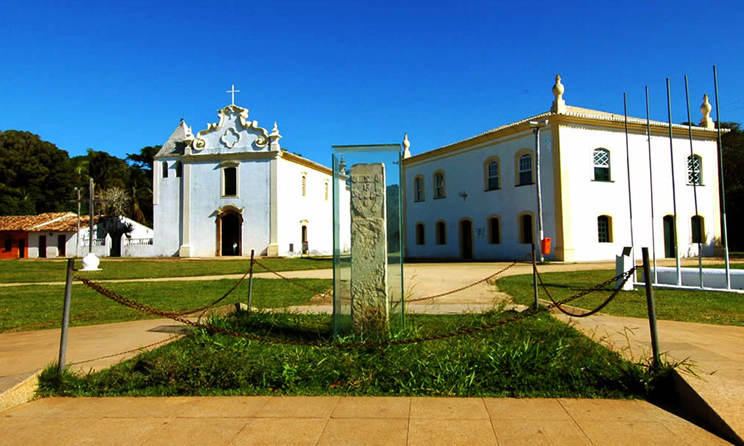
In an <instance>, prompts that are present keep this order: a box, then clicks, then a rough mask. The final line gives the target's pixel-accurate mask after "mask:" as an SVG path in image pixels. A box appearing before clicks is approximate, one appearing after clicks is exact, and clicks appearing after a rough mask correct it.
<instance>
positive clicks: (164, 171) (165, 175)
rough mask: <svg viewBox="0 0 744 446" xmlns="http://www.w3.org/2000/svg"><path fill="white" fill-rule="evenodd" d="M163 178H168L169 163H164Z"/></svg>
mask: <svg viewBox="0 0 744 446" xmlns="http://www.w3.org/2000/svg"><path fill="white" fill-rule="evenodd" d="M163 178H168V162H167V161H163Z"/></svg>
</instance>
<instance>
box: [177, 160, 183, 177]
mask: <svg viewBox="0 0 744 446" xmlns="http://www.w3.org/2000/svg"><path fill="white" fill-rule="evenodd" d="M181 175H183V163H182V162H180V161H176V178H181Z"/></svg>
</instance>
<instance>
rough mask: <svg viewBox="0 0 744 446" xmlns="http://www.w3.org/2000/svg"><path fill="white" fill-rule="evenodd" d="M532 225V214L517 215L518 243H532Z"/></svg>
mask: <svg viewBox="0 0 744 446" xmlns="http://www.w3.org/2000/svg"><path fill="white" fill-rule="evenodd" d="M533 226H534V224H533V223H532V214H522V215H520V216H519V243H532V241H533V240H534V237H533V233H534V228H533Z"/></svg>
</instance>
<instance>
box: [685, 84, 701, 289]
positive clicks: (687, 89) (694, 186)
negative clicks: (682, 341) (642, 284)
mask: <svg viewBox="0 0 744 446" xmlns="http://www.w3.org/2000/svg"><path fill="white" fill-rule="evenodd" d="M685 99H686V101H687V137H688V139H689V140H690V160H693V157H694V156H695V152H694V151H693V149H692V118H691V117H690V86H689V84H688V82H687V75H686V74H685ZM693 162H694V161H693ZM688 163H689V161H688ZM687 169H688V170H689V169H690V166H689V164H688V166H687ZM693 169H694V166H693ZM702 174H703V172H702V166H701V170H700V172H699V173H698V177H697V178H693V179H692V180H693V181H692V196H693V198H694V200H695V218H697V219H698V223H700V213H699V212H698V199H697V183H698V179H699V178H700V175H702ZM688 175H689V174H688ZM693 175H694V172H693ZM691 223H692V222H691ZM691 229H693V230H694V229H695V228H691ZM698 229H699V231H698V234H697V236H698V244H697V245H698V246H697V248H698V280H699V282H700V288H701V289H702V288H703V287H704V286H705V284H704V282H703V237H704V235H703V231H702V229H703V228H702V226H700V225H699V226H698ZM692 237H693V239H694V238H695V234H693V235H692Z"/></svg>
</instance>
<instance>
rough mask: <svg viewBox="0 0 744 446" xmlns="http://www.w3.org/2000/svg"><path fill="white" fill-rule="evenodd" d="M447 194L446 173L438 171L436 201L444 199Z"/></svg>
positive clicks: (435, 182)
mask: <svg viewBox="0 0 744 446" xmlns="http://www.w3.org/2000/svg"><path fill="white" fill-rule="evenodd" d="M445 196H446V192H445V189H444V172H442V171H438V172H436V173H434V199H435V200H436V199H437V198H444V197H445Z"/></svg>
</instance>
